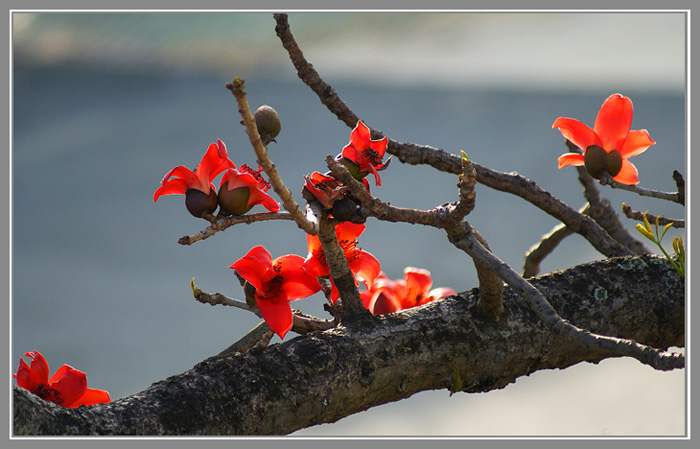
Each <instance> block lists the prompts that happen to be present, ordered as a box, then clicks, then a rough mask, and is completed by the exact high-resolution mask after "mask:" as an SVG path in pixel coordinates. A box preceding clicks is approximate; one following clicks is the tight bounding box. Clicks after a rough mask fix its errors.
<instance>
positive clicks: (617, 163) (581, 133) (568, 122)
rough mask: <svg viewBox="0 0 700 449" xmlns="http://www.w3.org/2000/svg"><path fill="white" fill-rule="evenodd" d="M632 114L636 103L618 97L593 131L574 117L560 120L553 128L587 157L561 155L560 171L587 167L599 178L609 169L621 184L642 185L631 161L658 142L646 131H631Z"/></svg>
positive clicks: (607, 106) (600, 115) (611, 99)
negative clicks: (566, 167)
mask: <svg viewBox="0 0 700 449" xmlns="http://www.w3.org/2000/svg"><path fill="white" fill-rule="evenodd" d="M632 115H633V108H632V100H630V99H629V98H627V97H624V96H622V95H620V94H614V95H611V96H610V97H608V98H607V99H606V100H605V102H604V103H603V105H602V106H601V108H600V111H598V116H597V117H596V120H595V124H594V125H593V129H591V128H589V127H588V126H587V125H585V124H584V123H581V122H580V121H578V120H575V119H572V118H566V117H559V118H558V119H556V120H555V121H554V124H553V125H552V128H558V129H559V131H561V133H562V134H563V135H564V137H565V138H566V139H568V140H569V141H570V142H571V143H573V144H574V145H576V146H577V147H579V148H580V149H581V150H583V155H581V154H575V153H573V154H565V155H562V156H560V157H559V168H562V167H565V166H567V165H575V166H581V165H583V166H585V167H586V171H587V172H588V174H590V175H591V176H592V177H594V178H596V179H600V173H601V171H603V170H605V171H607V172H608V173H610V176H612V177H613V179H614V180H615V181H617V182H619V183H622V184H628V185H634V184H638V183H639V179H638V178H637V174H638V173H637V168H636V167H635V166H634V165H633V164H632V163H631V162H629V161H628V159H629V158H631V157H632V156H636V155H638V154H641V153H643V152H644V151H646V149H647V148H649V147H650V146H652V145H654V143H655V142H654V141H653V140H651V138H650V137H649V133H648V132H647V131H646V130H645V129H642V130H635V131H630V128H631V125H632Z"/></svg>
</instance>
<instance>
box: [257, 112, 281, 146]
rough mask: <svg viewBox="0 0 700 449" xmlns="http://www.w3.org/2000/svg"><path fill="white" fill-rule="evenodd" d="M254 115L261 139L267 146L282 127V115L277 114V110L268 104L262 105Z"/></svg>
mask: <svg viewBox="0 0 700 449" xmlns="http://www.w3.org/2000/svg"><path fill="white" fill-rule="evenodd" d="M253 116H254V117H255V124H256V125H257V127H258V133H259V134H260V139H261V140H262V142H263V145H266V146H267V144H269V143H270V142H273V141H274V140H275V137H277V135H278V134H279V133H280V130H281V129H282V124H281V123H280V116H279V115H278V114H277V111H275V110H274V109H273V108H272V107H270V106H268V105H262V106H260V107H259V108H258V109H257V110H256V111H255V114H253Z"/></svg>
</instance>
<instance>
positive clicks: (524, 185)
mask: <svg viewBox="0 0 700 449" xmlns="http://www.w3.org/2000/svg"><path fill="white" fill-rule="evenodd" d="M274 18H275V21H276V22H277V26H276V27H275V31H276V32H277V36H279V38H280V40H281V41H282V45H283V46H284V48H285V49H286V50H287V52H288V53H289V57H290V59H291V60H292V63H293V64H294V67H296V69H297V74H298V75H299V78H300V79H301V80H302V81H303V82H304V83H305V84H306V85H307V86H309V87H310V88H311V90H313V91H314V92H315V93H316V95H318V97H319V99H320V100H321V103H323V104H324V105H325V106H326V107H327V108H328V110H329V111H330V112H332V113H333V114H335V115H336V116H337V117H338V119H340V120H341V121H343V122H344V123H345V124H346V125H347V126H348V127H350V128H353V127H354V126H355V125H357V121H358V120H359V117H358V116H357V115H355V113H353V112H352V111H351V110H350V108H348V106H347V105H346V104H345V103H344V102H343V101H342V100H341V99H340V97H339V96H338V94H337V93H336V91H335V90H334V89H333V88H332V87H331V86H330V85H329V84H328V83H326V82H325V81H323V79H322V78H321V77H320V76H319V74H318V72H316V70H315V69H314V68H313V66H312V65H311V64H310V63H309V62H308V61H307V60H306V59H305V58H304V55H303V53H302V52H301V50H300V49H299V46H298V45H297V43H296V41H295V39H294V36H293V35H292V32H291V31H290V27H289V22H288V21H287V14H274ZM370 131H371V134H372V137H373V138H375V139H377V138H381V137H383V136H384V135H383V133H382V132H381V131H378V130H376V129H373V128H371V127H370ZM387 152H389V153H390V154H392V155H395V156H396V157H398V158H399V160H400V161H401V162H404V163H408V164H412V165H416V164H426V165H430V166H432V167H434V168H436V169H438V170H440V171H444V172H447V173H453V174H456V175H459V174H460V173H462V163H461V158H460V157H457V156H455V155H453V154H450V153H448V152H446V151H444V150H440V149H437V148H433V147H429V146H425V145H416V144H412V143H400V142H397V141H395V140H392V139H390V138H389V139H388V146H387ZM472 165H473V167H474V169H475V170H476V180H477V182H479V183H481V184H484V185H486V186H489V187H491V188H493V189H496V190H500V191H503V192H507V193H511V194H514V195H518V196H520V197H521V198H523V199H524V200H526V201H529V202H530V203H532V204H533V205H535V206H537V207H539V208H540V209H542V210H543V211H545V212H546V213H548V214H550V215H552V216H553V217H555V218H556V219H557V220H560V221H561V222H562V223H564V224H566V226H567V227H569V228H570V229H571V230H572V231H574V232H576V233H578V234H580V235H582V236H583V237H584V238H586V239H587V240H588V241H589V242H590V243H591V244H592V245H593V247H594V248H596V249H597V250H598V251H600V252H601V253H602V254H604V255H605V256H607V257H616V256H625V255H631V254H632V252H631V251H630V250H629V249H627V248H625V247H624V246H623V245H621V244H619V243H618V242H616V241H615V240H613V239H612V238H611V237H610V236H609V235H608V234H607V233H606V232H605V231H604V230H603V229H602V228H601V227H600V226H598V224H597V223H596V222H595V221H593V220H592V219H591V218H589V217H586V216H584V215H581V214H580V213H578V212H577V211H576V210H574V209H572V208H570V207H569V206H567V205H566V204H565V203H563V202H562V201H560V200H558V199H556V198H555V197H553V196H552V195H551V194H550V193H549V192H547V191H545V190H543V189H542V188H541V187H539V186H538V185H537V184H535V183H534V182H533V181H531V180H529V179H527V178H524V177H522V176H521V175H519V174H517V173H502V172H497V171H495V170H491V169H489V168H486V167H484V166H482V165H479V164H477V163H475V162H472Z"/></svg>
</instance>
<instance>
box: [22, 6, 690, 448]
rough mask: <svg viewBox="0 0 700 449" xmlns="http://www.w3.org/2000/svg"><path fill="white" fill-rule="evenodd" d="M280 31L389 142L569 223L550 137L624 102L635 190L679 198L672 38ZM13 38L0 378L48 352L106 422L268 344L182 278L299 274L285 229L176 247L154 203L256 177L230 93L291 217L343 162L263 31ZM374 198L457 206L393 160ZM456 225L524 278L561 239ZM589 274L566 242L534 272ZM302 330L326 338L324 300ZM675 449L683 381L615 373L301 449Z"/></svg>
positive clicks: (645, 20)
mask: <svg viewBox="0 0 700 449" xmlns="http://www.w3.org/2000/svg"><path fill="white" fill-rule="evenodd" d="M289 20H290V25H291V29H292V32H293V33H294V34H295V36H296V38H297V41H298V43H299V45H300V46H301V48H302V50H303V51H304V53H305V55H306V56H307V58H308V59H309V60H310V61H311V62H312V63H313V64H314V67H315V68H316V69H317V70H318V71H319V72H320V74H321V76H323V77H324V78H325V79H326V81H328V82H329V83H331V84H332V85H333V86H334V88H335V89H336V90H337V92H338V93H339V95H340V96H341V97H342V98H343V100H344V101H345V102H346V103H347V104H348V105H349V106H350V107H351V108H352V109H353V110H354V112H355V113H357V114H358V115H359V116H360V117H362V118H363V119H364V120H365V121H366V122H367V123H369V124H370V125H371V126H373V127H376V128H378V129H380V130H382V131H383V132H384V133H386V134H387V135H388V136H390V137H391V138H393V139H395V140H398V141H402V142H414V143H420V144H428V145H431V146H434V147H438V148H442V149H445V150H446V151H449V152H451V153H455V154H458V153H459V151H460V150H465V151H466V152H467V153H468V155H469V156H470V158H472V159H473V160H474V161H476V162H478V163H480V164H483V165H485V166H487V167H490V168H492V169H495V170H500V171H505V172H510V171H517V172H519V173H520V174H522V175H524V176H526V177H528V178H530V179H532V180H534V181H535V182H537V183H538V184H539V185H540V186H541V187H543V188H544V189H546V190H548V191H549V192H551V193H552V194H553V195H555V196H557V197H558V198H560V199H561V200H563V201H565V202H566V203H568V204H570V205H571V206H572V207H574V208H579V207H580V206H582V205H583V204H584V199H583V196H582V191H581V187H580V184H579V182H578V180H577V179H576V175H575V170H574V169H573V168H571V167H567V168H565V169H562V170H558V169H557V165H556V161H557V157H558V156H559V155H560V154H563V153H564V152H566V148H565V146H564V144H563V138H562V137H561V134H560V133H559V132H558V131H556V130H552V129H551V125H552V122H553V121H554V119H555V118H557V117H559V116H568V117H574V118H577V119H579V120H581V121H583V122H585V123H587V124H589V125H591V126H592V124H593V121H594V119H595V115H596V113H597V111H598V109H599V107H600V105H601V104H602V102H603V101H604V100H605V98H607V97H608V96H609V95H610V94H612V93H616V92H619V93H622V94H624V95H626V96H629V97H631V98H632V100H633V102H634V106H635V116H634V121H633V126H632V128H633V129H641V128H646V129H648V130H649V132H650V135H651V137H652V138H653V139H654V140H655V141H656V145H654V146H653V147H651V148H650V149H649V150H648V151H647V152H645V153H644V154H642V155H640V156H637V157H635V158H634V159H633V160H632V162H633V163H634V164H635V165H636V166H637V168H638V169H639V172H640V179H641V186H643V187H645V188H650V189H657V190H663V191H674V190H675V185H674V182H673V180H672V178H671V173H672V171H673V170H679V171H680V172H681V173H683V174H684V175H687V174H688V173H687V171H686V168H685V163H686V151H685V148H686V127H685V126H686V125H685V112H686V104H685V96H684V95H685V74H686V71H685V32H686V31H685V16H684V15H683V14H680V13H654V14H653V13H624V14H623V13H567V14H565V13H537V14H535V13H509V14H508V13H292V14H290V19H289ZM12 25H13V34H12V37H13V46H12V48H13V59H12V62H13V70H12V81H13V84H12V97H13V128H12V132H13V141H12V151H11V158H12V211H11V212H12V225H13V228H12V231H13V233H12V301H11V329H12V333H11V335H12V340H11V357H10V368H9V369H10V371H11V372H14V371H15V370H16V367H17V363H18V361H19V358H20V356H21V355H22V354H23V353H24V352H26V351H33V350H39V351H41V352H42V353H43V354H44V355H45V357H46V358H47V360H48V361H49V364H50V366H51V369H52V371H55V370H56V369H57V368H58V367H60V366H61V364H63V363H68V364H71V365H72V366H74V367H76V368H78V369H81V370H83V371H85V372H87V374H88V379H89V386H91V387H94V388H104V389H107V390H109V391H110V393H111V395H112V398H113V399H118V398H120V397H123V396H127V395H130V394H134V393H137V392H139V391H141V390H143V389H145V388H147V387H148V386H149V385H150V384H151V383H153V382H155V381H158V380H161V379H163V378H165V377H167V376H170V375H174V374H178V373H181V372H183V371H185V370H187V369H189V368H191V367H192V366H193V365H195V364H196V363H197V362H199V361H201V360H203V359H204V358H206V357H208V356H211V355H214V354H216V353H218V352H219V351H221V350H222V349H224V348H225V347H227V346H228V345H229V344H230V343H232V342H233V341H234V340H236V339H237V338H239V337H240V336H242V335H243V334H244V333H245V332H246V331H247V330H249V329H250V328H252V327H253V326H254V325H255V324H257V323H258V319H257V318H256V317H255V316H253V315H252V314H248V313H245V312H243V311H240V310H235V309H228V308H222V307H210V306H207V305H202V304H199V303H197V302H196V301H194V299H193V298H192V295H191V291H190V289H189V282H190V279H191V278H192V277H194V278H195V281H196V283H197V285H198V286H200V287H201V288H202V289H204V290H205V291H210V292H215V291H220V292H223V293H225V294H228V295H230V296H234V297H241V291H240V288H239V286H238V284H237V281H236V279H235V276H234V275H233V272H232V271H231V270H230V269H229V268H228V266H229V265H231V264H232V263H233V262H234V261H235V260H237V259H238V258H240V257H241V256H243V255H244V254H245V253H246V252H247V251H248V250H249V249H250V248H252V247H253V246H256V245H260V244H264V245H265V246H266V247H267V248H268V249H269V250H270V252H271V253H272V255H273V257H277V256H280V255H283V254H288V253H295V254H300V255H302V256H305V254H306V243H305V238H304V236H303V234H302V233H301V231H300V230H298V229H297V228H296V226H295V225H293V224H292V223H291V222H287V221H283V222H265V223H259V224H255V225H252V226H237V227H234V228H231V229H228V230H227V231H225V232H223V233H219V234H217V235H215V236H214V237H212V238H210V239H208V240H205V241H201V242H198V243H196V244H194V245H192V246H190V247H183V246H180V245H179V244H177V240H178V238H179V237H181V236H183V235H186V234H192V233H195V232H197V231H199V230H201V229H203V228H204V227H205V226H206V222H204V221H203V220H198V219H195V218H193V217H191V216H190V215H189V214H188V213H187V212H186V210H185V208H184V207H183V206H184V204H183V203H184V200H183V197H182V196H168V197H163V198H161V199H160V200H159V201H158V202H157V203H155V204H154V203H153V192H154V191H155V190H156V188H157V187H158V186H159V181H160V180H161V178H162V177H163V175H164V174H165V173H166V172H167V171H168V170H170V169H171V168H172V167H174V166H176V165H187V166H190V167H192V168H194V166H195V165H196V164H197V163H198V162H199V160H200V158H201V157H202V155H203V154H204V151H205V150H206V148H207V146H208V145H209V144H210V143H211V142H215V141H216V139H217V138H220V139H222V140H223V141H224V142H226V144H227V146H228V150H229V156H230V158H231V159H232V160H233V161H234V162H235V163H236V164H237V165H240V164H243V163H247V164H248V165H254V164H255V157H254V154H253V152H252V149H251V147H250V144H249V143H248V141H247V138H246V135H245V132H244V129H243V127H242V126H241V125H240V124H239V121H240V117H239V116H238V113H237V106H236V102H235V99H234V98H233V96H232V95H231V93H230V92H229V91H228V90H226V89H225V88H224V84H225V83H226V82H227V81H231V80H232V79H233V78H234V77H236V76H241V77H243V78H244V79H245V80H246V87H247V92H248V100H249V102H250V103H251V106H252V107H253V108H255V107H257V106H259V105H261V104H269V105H272V106H273V107H274V108H275V109H276V110H277V111H278V112H279V114H280V117H281V120H282V132H281V134H280V135H279V137H278V138H277V143H273V144H271V145H270V153H271V157H272V158H273V160H274V162H275V163H276V165H277V168H278V169H279V171H280V173H281V175H282V177H283V178H284V179H285V181H286V182H287V183H288V185H289V186H290V187H291V189H292V190H293V191H294V192H295V194H296V197H297V200H301V196H300V195H299V194H298V192H299V191H300V189H301V186H302V176H303V175H304V174H306V173H310V172H312V171H325V169H326V168H325V167H324V165H323V158H324V157H325V156H326V155H328V154H336V153H338V152H339V151H340V149H341V148H342V147H343V146H344V145H345V144H346V143H347V141H348V138H349V135H350V129H348V128H347V127H346V126H345V125H344V124H342V123H341V122H340V121H338V120H337V119H336V118H335V116H333V115H331V114H330V113H329V112H328V111H327V110H326V109H325V107H324V106H323V105H322V104H321V103H320V102H319V100H318V99H317V98H316V96H315V95H314V94H313V93H312V92H311V91H310V89H309V88H308V87H306V86H305V85H303V84H302V83H301V82H300V81H299V80H298V79H297V77H296V74H295V70H294V68H293V67H292V64H291V63H290V61H289V58H288V56H287V54H286V52H285V50H284V49H283V48H282V45H281V44H280V42H279V40H278V38H277V37H276V35H275V32H274V26H275V23H274V20H273V18H272V14H271V13H224V12H219V13H134V14H127V13H108V14H98V13H40V14H29V13H15V14H14V15H13V16H12ZM382 180H383V183H384V185H383V186H382V187H379V188H374V187H373V189H372V192H373V193H374V194H375V195H377V196H379V197H380V198H381V199H383V200H385V201H389V202H391V203H392V204H394V205H397V206H404V207H415V208H422V209H429V208H432V207H435V206H437V205H439V204H441V203H444V202H448V201H453V200H455V199H456V198H457V196H456V195H457V192H456V189H455V182H456V179H455V178H454V177H452V176H447V175H444V174H441V173H438V172H436V171H435V170H433V169H432V168H429V167H414V166H408V165H403V164H401V163H400V162H399V161H398V160H396V161H394V162H393V163H392V164H391V167H390V168H389V169H388V170H387V171H385V172H383V173H382ZM217 183H218V180H217ZM601 190H602V194H603V196H605V197H607V198H609V199H610V201H611V202H612V204H613V206H614V207H615V208H616V209H618V210H619V207H620V205H621V204H622V202H625V203H627V204H629V205H630V206H631V207H632V208H633V209H635V210H641V211H644V210H647V209H648V210H649V211H650V212H651V213H655V214H663V215H665V216H669V217H677V218H683V217H684V215H685V210H684V208H682V207H680V206H678V205H674V204H670V203H667V202H664V201H660V200H655V199H648V198H641V197H638V196H635V195H632V194H630V193H628V192H622V191H617V190H611V189H609V188H602V189H601ZM256 210H257V211H261V210H262V209H259V208H256V209H254V211H256ZM468 218H469V221H470V223H472V224H473V225H474V226H475V227H476V228H478V229H479V230H480V231H481V233H482V234H483V235H484V237H485V238H486V239H487V240H488V241H489V244H490V246H491V248H492V250H493V251H494V252H495V253H496V254H497V255H498V256H499V257H501V258H502V259H503V260H505V261H506V262H508V263H509V264H511V265H512V266H513V267H515V268H517V269H520V267H521V266H522V262H523V255H524V253H525V252H526V251H527V250H528V249H529V248H530V246H531V245H533V244H534V243H535V242H537V241H538V239H539V238H540V237H541V236H542V235H543V234H545V233H547V232H548V231H549V230H550V229H551V228H552V227H553V226H555V225H556V224H557V223H556V221H555V220H554V219H553V218H551V217H550V216H548V215H546V214H545V213H543V212H541V211H540V210H538V209H536V208H534V207H533V206H531V205H530V204H529V203H526V202H524V201H522V200H520V199H518V198H514V197H512V196H510V195H507V194H504V193H500V192H496V191H493V190H491V189H489V188H487V187H485V186H477V206H476V210H475V211H474V212H473V213H472V214H471V215H470V216H469V217H468ZM626 224H627V226H628V227H629V229H631V230H633V229H634V223H633V222H630V221H628V220H626ZM633 232H634V231H633ZM671 234H672V235H671V236H667V237H666V240H665V241H666V242H667V244H668V245H669V246H670V242H671V240H672V237H673V235H676V234H677V232H675V231H672V232H671ZM681 235H684V233H682V232H681ZM360 244H361V246H362V247H363V249H365V250H368V251H370V252H371V253H373V254H374V255H375V256H376V257H377V258H378V259H379V260H380V262H381V263H382V267H383V270H384V271H385V272H386V273H387V275H388V276H389V277H391V278H399V277H401V276H402V271H403V268H404V267H405V266H417V267H421V268H426V269H428V270H430V271H431V272H432V275H433V279H434V285H435V286H449V287H452V288H454V289H457V290H459V291H462V290H468V289H471V288H473V287H475V286H476V285H477V281H476V276H475V273H474V270H473V268H472V265H471V263H470V261H468V260H467V259H466V257H465V256H464V254H461V253H460V252H459V251H457V250H455V249H454V248H453V247H452V246H451V245H450V244H449V242H448V241H447V239H446V238H445V237H444V235H443V234H442V233H441V232H438V231H436V230H433V229H430V228H424V227H419V226H412V225H403V224H387V223H383V222H378V221H376V220H370V221H369V222H368V223H367V229H366V231H365V233H364V234H363V235H362V236H361V237H360ZM650 245H651V244H649V245H648V247H650V248H651V249H652V250H656V249H655V248H652V247H651V246H650ZM655 252H656V251H655ZM601 258H603V256H601V255H600V254H599V253H597V252H596V251H595V250H594V249H593V248H592V247H590V245H588V244H587V243H586V241H585V240H584V239H583V238H581V237H579V236H573V237H569V238H568V239H566V241H565V242H564V243H563V244H562V245H560V247H559V248H558V249H557V251H556V252H555V253H554V254H552V255H551V256H550V257H549V258H547V259H546V260H545V262H544V263H543V265H542V270H543V271H544V272H548V271H552V270H557V269H564V268H568V267H571V266H575V265H577V264H580V263H584V262H589V261H593V260H598V259H601ZM295 306H297V307H299V308H301V309H302V310H304V311H306V312H308V313H312V314H315V315H318V316H325V315H324V312H323V310H322V299H321V298H320V297H314V298H311V299H308V300H304V301H298V302H297V303H296V304H295ZM289 338H293V335H292V334H290V335H289V336H288V337H287V339H289ZM273 341H279V340H277V339H275V340H273ZM684 432H685V372H684V371H674V372H670V373H662V372H656V371H654V370H652V369H650V368H648V367H646V366H643V365H641V364H639V363H638V362H635V361H632V360H626V359H621V360H606V361H604V362H602V363H600V364H599V365H590V364H582V365H578V366H575V367H572V368H569V369H567V370H564V371H551V372H538V373H535V374H533V375H531V376H528V377H525V378H521V379H518V381H517V382H516V383H515V384H513V385H510V386H508V387H507V388H505V389H504V390H500V391H494V392H490V393H485V394H470V395H467V394H457V395H454V396H452V397H449V398H448V392H447V391H446V390H441V391H434V392H423V393H420V394H416V395H414V396H413V397H412V398H410V399H408V400H405V401H401V402H399V403H395V404H387V405H385V406H382V407H378V408H375V409H373V410H370V411H368V412H363V413H359V414H357V415H353V416H351V417H348V418H346V419H343V420H341V421H339V422H338V423H334V424H329V425H322V426H316V427H314V428H311V429H306V430H303V431H300V432H298V433H297V435H306V436H310V435H333V436H341V435H681V434H683V433H684Z"/></svg>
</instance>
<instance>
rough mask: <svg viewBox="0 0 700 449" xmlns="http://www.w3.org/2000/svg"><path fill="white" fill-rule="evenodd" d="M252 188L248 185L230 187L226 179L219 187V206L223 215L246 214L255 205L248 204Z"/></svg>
mask: <svg viewBox="0 0 700 449" xmlns="http://www.w3.org/2000/svg"><path fill="white" fill-rule="evenodd" d="M249 197H250V190H249V189H248V187H238V188H236V189H232V190H229V189H228V181H224V182H223V183H222V184H221V187H220V188H219V206H221V214H222V215H244V214H245V213H246V212H248V211H249V210H250V209H252V208H253V206H248V198H249Z"/></svg>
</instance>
